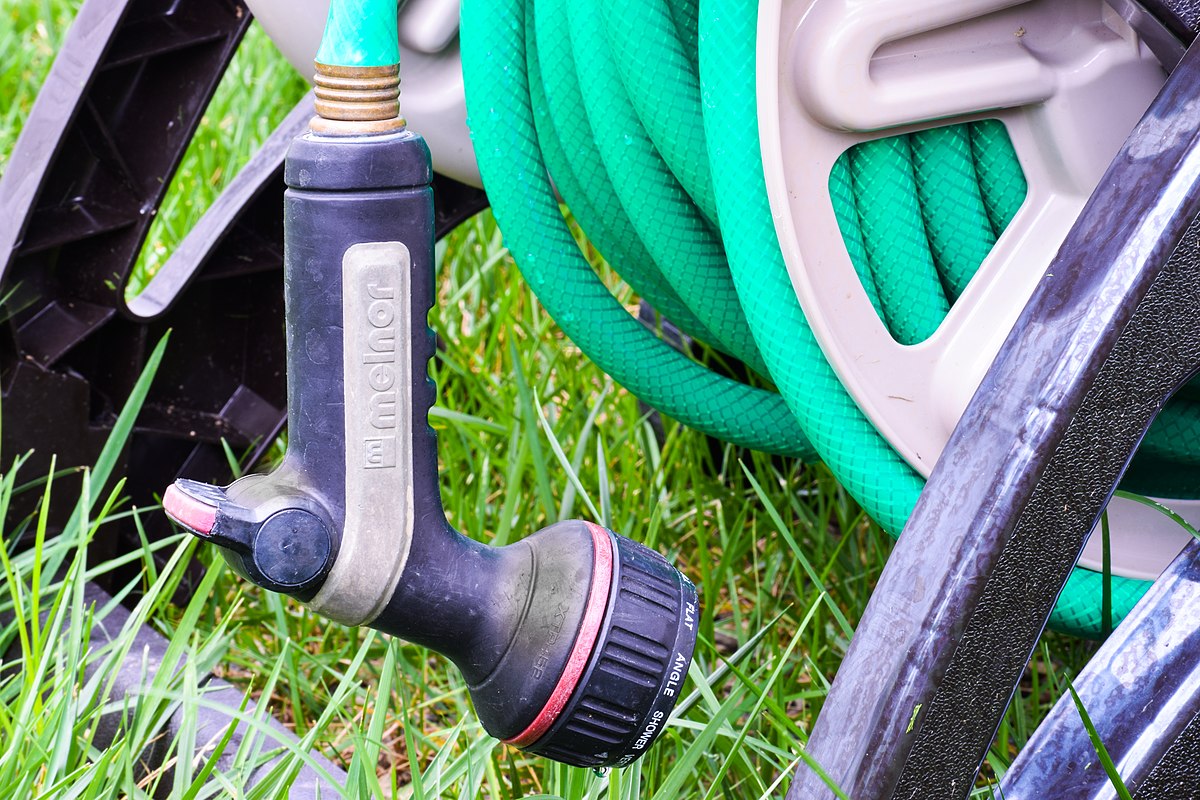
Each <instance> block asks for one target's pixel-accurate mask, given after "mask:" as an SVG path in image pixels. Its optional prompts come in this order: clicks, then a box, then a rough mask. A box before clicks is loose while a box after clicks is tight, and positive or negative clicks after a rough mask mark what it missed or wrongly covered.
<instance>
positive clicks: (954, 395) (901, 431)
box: [758, 0, 1200, 580]
mask: <svg viewBox="0 0 1200 800" xmlns="http://www.w3.org/2000/svg"><path fill="white" fill-rule="evenodd" d="M1124 5H1126V6H1129V9H1127V14H1126V15H1125V16H1123V15H1122V14H1121V13H1118V11H1116V10H1115V9H1114V8H1113V7H1112V6H1111V5H1110V4H1108V3H1105V2H1101V1H1100V0H1066V1H1064V2H1057V1H1056V2H1045V1H1044V0H1033V2H1026V3H1013V2H1012V1H1011V0H970V1H969V2H958V1H957V0H956V1H955V2H941V1H940V0H921V2H917V3H904V4H903V6H902V7H901V6H898V5H897V4H895V3H888V2H875V3H854V4H851V3H846V2H840V1H839V0H833V2H826V0H821V2H780V0H773V1H772V2H767V3H765V4H764V5H763V6H762V7H761V10H760V14H759V37H758V47H759V51H758V52H759V66H760V69H759V122H760V131H761V140H762V148H763V162H764V171H765V173H766V180H767V189H768V194H769V197H770V201H771V207H772V209H773V210H774V212H775V220H776V230H777V233H778V236H779V241H780V244H781V247H782V249H783V254H784V258H785V261H786V263H787V267H788V272H789V275H790V277H791V280H792V284H793V286H794V287H795V290H796V295H797V297H798V299H799V300H800V304H801V306H802V308H803V309H804V313H805V315H806V317H807V318H808V321H809V323H810V324H811V326H812V328H813V331H814V333H815V334H816V336H817V339H818V340H819V342H820V344H821V347H822V349H823V351H824V352H825V354H826V357H827V358H828V359H829V361H830V364H831V365H832V366H833V368H834V370H835V371H836V372H837V375H838V377H839V379H840V380H841V382H842V384H843V385H844V386H845V387H846V389H847V391H849V393H850V394H851V396H852V397H853V398H854V400H855V402H856V403H857V404H858V406H859V407H860V408H861V409H862V410H863V412H864V413H865V414H866V415H867V416H868V418H869V419H870V420H871V422H872V423H873V424H874V426H875V427H876V429H877V430H878V431H879V433H880V435H882V436H883V437H884V438H885V439H886V440H887V441H888V443H889V444H890V445H891V446H892V447H893V448H895V450H896V451H897V452H898V453H899V454H900V455H901V456H902V457H903V458H904V460H905V461H906V462H907V463H908V464H909V465H911V467H912V468H913V469H914V470H916V471H917V472H918V473H920V474H921V476H922V477H928V475H929V473H930V471H931V470H932V468H933V465H934V463H935V462H936V461H937V458H938V456H939V455H940V454H941V451H942V448H943V447H944V446H945V443H946V440H947V439H948V438H949V435H950V433H951V431H952V430H953V429H954V426H955V425H956V424H957V422H958V419H959V417H960V416H961V414H962V411H963V409H964V408H965V407H966V405H967V403H968V401H970V399H971V397H972V396H973V395H974V394H975V390H976V388H977V387H978V386H979V383H980V380H981V379H982V377H983V374H984V372H985V371H986V370H987V368H988V366H989V365H990V364H991V363H992V360H993V359H994V357H995V355H996V353H997V351H998V350H999V347H1000V345H1001V343H1002V342H1003V341H1004V339H1005V337H1006V336H1007V335H1008V332H1009V330H1010V329H1011V328H1012V325H1013V322H1014V321H1015V320H1016V318H1017V315H1018V314H1019V313H1020V311H1021V309H1022V308H1023V307H1024V305H1025V303H1026V301H1027V300H1028V298H1029V296H1030V294H1031V292H1032V291H1033V289H1034V287H1035V286H1036V285H1037V284H1038V282H1039V281H1041V280H1053V275H1050V274H1047V273H1046V266H1047V265H1048V264H1049V263H1050V260H1051V259H1052V257H1053V256H1054V254H1055V252H1056V251H1057V250H1058V247H1059V245H1060V244H1061V242H1062V240H1063V237H1064V236H1065V235H1066V233H1067V231H1068V230H1069V228H1070V226H1071V224H1072V223H1073V222H1074V220H1075V218H1076V216H1077V215H1078V213H1079V211H1080V209H1081V208H1082V207H1083V204H1084V203H1085V202H1086V200H1087V198H1088V196H1089V195H1090V194H1091V192H1092V190H1093V189H1094V188H1095V186H1096V183H1097V181H1098V180H1099V179H1100V177H1101V175H1102V174H1103V172H1104V170H1105V169H1106V168H1107V167H1108V164H1109V162H1110V161H1111V160H1112V157H1113V156H1114V155H1115V154H1116V152H1117V150H1118V148H1119V147H1120V145H1121V144H1122V143H1123V142H1124V140H1125V137H1126V135H1127V134H1128V132H1129V131H1130V130H1131V129H1132V127H1133V125H1134V124H1135V123H1136V122H1137V120H1138V119H1139V117H1140V116H1141V114H1142V112H1144V111H1145V109H1146V107H1147V106H1148V105H1149V103H1150V101H1151V100H1153V98H1154V96H1155V94H1156V93H1157V92H1158V90H1159V88H1160V87H1161V86H1162V83H1163V81H1164V78H1165V71H1164V68H1166V69H1170V68H1171V67H1173V66H1174V64H1175V63H1176V62H1177V61H1178V59H1179V58H1180V57H1181V55H1182V53H1183V45H1182V44H1181V43H1179V42H1178V40H1176V39H1175V38H1174V37H1173V36H1172V35H1171V34H1169V33H1167V32H1166V31H1165V29H1163V28H1162V27H1161V26H1160V25H1159V24H1158V23H1157V22H1156V21H1155V20H1153V19H1152V18H1150V17H1148V16H1147V15H1145V14H1140V15H1138V14H1135V13H1133V12H1134V11H1136V10H1137V9H1136V8H1134V7H1133V6H1132V5H1131V4H1124ZM1126 17H1128V19H1127V18H1126ZM1130 20H1132V22H1133V24H1135V25H1137V29H1135V28H1134V27H1133V25H1131V23H1130ZM980 120H997V121H999V122H1000V123H1001V124H1003V126H1004V130H1005V131H1006V132H1007V135H1008V138H1009V139H1010V140H1011V143H1012V147H1013V148H1014V149H1015V151H1016V155H1017V158H1018V159H1019V161H1020V167H1021V170H1022V171H1023V173H1024V177H1025V180H1026V182H1027V185H1028V190H1027V194H1026V197H1025V200H1024V202H1023V203H1022V204H1021V206H1020V209H1019V210H1018V211H1017V213H1016V215H1015V216H1014V217H1013V218H1012V220H1011V222H1010V223H1009V224H1008V225H1007V227H1005V228H1004V230H1003V232H1002V233H1000V235H999V237H998V238H997V240H996V243H995V246H994V247H993V248H992V249H991V251H990V252H989V253H988V254H987V255H986V257H985V258H984V259H983V262H982V264H980V266H979V268H978V270H977V271H976V272H975V274H974V276H973V277H971V278H970V281H969V283H968V284H967V285H966V286H965V288H964V289H963V290H962V293H961V295H960V296H959V297H958V298H957V299H952V301H951V305H950V307H949V310H948V313H946V315H945V318H944V320H943V321H942V322H941V324H940V325H938V326H937V329H936V330H935V331H934V332H933V333H932V335H930V336H928V338H925V339H923V340H922V341H918V342H914V343H910V344H901V343H900V342H898V341H897V339H896V337H895V336H894V335H893V334H892V333H891V332H890V331H889V329H888V327H887V326H886V324H885V322H884V321H883V320H882V319H881V318H880V314H879V313H877V311H876V309H875V308H874V307H873V306H872V304H871V302H870V299H869V298H868V294H867V291H866V290H865V289H864V284H863V282H862V281H861V280H860V278H859V274H858V272H856V270H855V267H854V265H853V264H852V263H851V259H850V256H849V253H848V250H847V246H846V244H845V241H844V239H843V237H842V236H841V235H839V224H838V220H837V218H836V215H835V211H834V207H833V203H832V201H831V194H830V190H829V182H830V177H829V176H830V174H831V171H832V170H833V168H834V164H835V162H836V161H837V160H838V158H839V157H841V156H842V155H843V154H844V153H846V152H848V151H851V150H852V149H853V148H855V147H857V146H859V145H861V144H863V143H865V142H871V141H875V140H879V139H884V138H888V137H893V136H902V135H905V134H912V133H916V132H919V131H923V130H931V129H936V128H940V127H943V126H948V125H954V124H959V123H972V122H977V121H980ZM1050 377H1051V376H1047V380H1049V379H1050ZM1165 502H1166V503H1167V504H1168V505H1169V506H1170V507H1171V508H1173V509H1174V510H1176V511H1177V512H1178V513H1180V514H1181V515H1182V516H1183V517H1184V518H1186V519H1187V520H1188V521H1189V522H1191V523H1192V524H1195V523H1197V522H1200V502H1197V501H1196V500H1193V499H1184V500H1177V499H1171V500H1166V501H1165ZM1108 514H1109V522H1110V531H1111V540H1110V549H1111V553H1110V555H1111V569H1112V572H1113V574H1115V575H1119V576H1124V577H1128V578H1136V579H1141V580H1153V579H1154V578H1156V577H1157V576H1158V575H1159V574H1160V573H1161V572H1162V570H1163V569H1164V568H1165V567H1166V566H1167V564H1169V563H1170V562H1171V560H1172V559H1173V558H1174V557H1175V556H1176V555H1177V554H1178V553H1179V551H1180V549H1182V547H1183V546H1184V545H1185V544H1186V543H1187V542H1188V540H1189V539H1190V538H1191V537H1190V536H1189V534H1188V533H1187V532H1186V531H1185V530H1184V529H1183V528H1182V527H1181V526H1179V525H1178V523H1176V522H1175V521H1173V520H1171V519H1170V518H1169V517H1167V516H1166V515H1164V514H1162V513H1161V512H1160V511H1158V510H1156V509H1153V508H1150V507H1148V506H1146V505H1144V504H1142V503H1138V502H1136V501H1134V500H1130V499H1126V498H1122V497H1117V498H1115V499H1114V500H1113V501H1112V502H1111V503H1110V504H1109V507H1108ZM1103 559H1104V553H1103V545H1102V540H1101V536H1100V535H1099V526H1097V530H1096V531H1094V532H1093V536H1092V537H1091V539H1090V540H1089V542H1088V545H1087V546H1086V548H1085V550H1084V553H1083V556H1082V557H1081V559H1080V562H1079V563H1080V564H1081V565H1082V566H1084V567H1087V568H1089V569H1092V570H1096V571H1101V570H1102V569H1103Z"/></svg>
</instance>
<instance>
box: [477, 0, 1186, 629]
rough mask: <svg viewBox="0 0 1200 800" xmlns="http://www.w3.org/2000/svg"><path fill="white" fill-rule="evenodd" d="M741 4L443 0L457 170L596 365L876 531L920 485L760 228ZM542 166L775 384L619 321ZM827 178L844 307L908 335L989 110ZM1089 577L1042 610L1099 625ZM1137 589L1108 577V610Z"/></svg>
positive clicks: (1174, 413)
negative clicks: (453, 16)
mask: <svg viewBox="0 0 1200 800" xmlns="http://www.w3.org/2000/svg"><path fill="white" fill-rule="evenodd" d="M756 14H757V4H756V3H753V2H748V1H747V0H700V2H699V4H698V5H697V2H696V0H669V1H668V0H608V1H607V2H602V1H601V0H569V1H568V0H539V1H538V2H537V3H536V4H533V3H532V2H527V0H464V3H463V14H462V18H463V27H462V32H461V36H462V53H463V69H464V76H465V80H466V87H467V107H468V115H469V120H468V121H469V123H470V126H471V129H472V136H473V138H474V144H475V151H476V156H477V159H478V162H479V167H480V172H481V174H482V177H483V180H484V185H485V187H503V188H502V189H500V190H493V191H492V192H490V197H491V200H492V207H493V210H494V213H495V215H496V218H497V220H498V221H499V224H500V226H501V229H502V230H503V231H504V234H505V237H506V240H507V243H508V246H509V248H510V250H511V251H512V253H513V256H514V258H515V259H516V261H517V263H518V265H519V266H520V267H521V269H522V271H523V272H524V274H525V277H526V279H527V280H528V281H529V282H530V283H531V284H532V286H533V288H534V290H535V291H536V292H537V294H538V296H539V298H540V299H541V300H542V302H543V304H544V305H545V306H546V308H547V310H548V311H549V312H550V313H551V315H552V316H553V317H554V318H555V319H556V320H557V322H558V323H559V325H560V326H561V327H562V328H563V330H564V331H565V332H566V333H567V334H568V335H569V336H570V337H571V338H572V339H573V340H574V341H575V342H576V343H577V344H578V345H579V346H580V347H581V348H582V349H583V350H584V351H585V352H587V353H588V354H589V356H591V357H592V358H593V360H594V361H596V362H597V364H599V365H600V366H601V367H602V368H603V369H605V370H606V371H608V372H609V373H611V374H612V375H613V376H614V377H615V378H616V379H617V380H618V381H619V382H621V383H622V384H623V385H624V386H625V387H626V388H627V389H629V390H630V391H632V392H633V393H635V394H637V395H638V396H639V397H641V398H642V399H644V400H645V401H646V402H648V403H650V404H652V405H654V406H656V407H657V408H659V409H661V410H662V411H663V412H664V413H666V414H668V415H670V416H672V417H674V418H676V419H678V420H679V421H681V422H683V423H685V424H688V425H691V426H693V427H696V428H698V429H700V430H703V431H705V432H707V433H709V434H711V435H714V436H717V437H720V438H723V439H726V440H728V441H732V442H735V443H737V444H741V445H746V446H749V447H754V448H757V449H761V450H766V451H769V452H776V453H784V454H789V455H796V456H799V457H801V458H809V457H812V456H813V455H814V448H815V454H816V455H819V457H820V458H821V459H823V460H824V461H825V462H826V463H827V464H828V465H829V467H830V469H831V470H832V471H833V472H834V474H835V475H837V477H838V478H839V480H841V481H842V483H843V484H844V485H845V486H846V488H847V489H848V491H850V492H851V493H852V494H853V495H854V496H855V497H856V498H857V499H858V500H859V502H860V503H861V504H862V505H863V507H864V508H865V509H866V510H867V511H868V513H870V514H871V515H872V516H873V517H874V518H875V519H876V520H878V521H879V523H880V524H881V525H882V526H883V528H884V529H885V530H887V531H889V532H890V533H891V534H892V535H897V534H898V533H899V532H900V530H901V529H902V528H903V525H904V522H905V520H906V519H907V517H908V515H909V512H910V511H911V509H912V507H913V505H914V504H915V502H916V499H917V496H918V494H919V493H920V490H921V487H922V485H923V480H922V479H921V477H920V476H919V475H918V474H917V473H916V472H915V471H914V470H913V469H912V468H911V467H910V466H909V465H908V464H907V463H906V462H905V461H904V460H903V459H902V458H900V456H899V455H898V454H897V453H896V452H895V451H894V450H893V449H892V448H891V447H890V446H889V445H888V444H887V442H886V441H885V440H884V439H883V438H882V437H881V436H880V435H879V433H878V432H877V431H876V430H875V428H874V427H873V426H872V425H871V423H870V422H869V421H868V420H867V419H866V417H865V416H864V415H863V414H862V412H861V411H860V410H859V408H858V406H857V405H856V404H855V403H854V401H853V399H852V398H851V397H850V396H849V394H848V393H847V392H846V390H845V389H844V387H842V385H841V383H840V382H839V381H838V380H837V377H836V375H835V374H834V372H833V370H832V368H831V367H830V366H829V364H828V362H827V361H826V360H825V358H824V355H823V354H822V352H821V350H820V348H819V346H818V345H817V342H816V339H815V337H814V335H813V333H812V331H811V329H810V328H809V326H808V324H807V322H806V320H805V318H804V314H803V312H802V310H801V309H800V306H799V304H798V302H797V300H796V298H795V294H794V292H793V290H792V286H791V281H790V279H789V277H788V274H787V271H786V268H785V265H784V262H783V257H782V255H781V253H780V249H779V244H778V241H777V239H776V236H775V231H774V226H773V222H772V218H771V212H770V207H769V205H768V202H767V196H766V189H765V180H764V176H763V168H762V160H761V153H760V151H759V146H758V136H757V128H756V126H755V125H754V124H753V123H749V122H747V121H749V120H755V119H756V118H757V113H756V106H755V28H756V23H757V20H756ZM548 175H549V176H553V180H554V185H555V187H557V189H558V191H559V193H560V194H561V196H562V198H563V200H564V201H565V202H566V204H567V205H568V206H569V207H570V209H571V210H572V213H573V214H574V215H575V217H576V219H577V220H578V221H579V223H580V225H581V226H582V228H583V230H584V231H586V233H587V235H588V238H589V239H590V240H591V242H592V243H593V244H594V245H595V246H596V248H597V249H598V250H599V251H600V252H601V253H603V254H604V255H605V256H606V257H607V258H608V259H609V261H610V263H612V264H613V265H614V266H615V267H616V268H617V269H618V271H619V272H620V273H621V274H622V276H623V277H624V278H625V279H626V280H627V281H628V282H629V284H630V285H631V286H633V287H634V289H635V290H636V291H638V292H639V293H640V294H641V295H642V296H643V297H644V298H646V299H647V300H648V301H649V302H651V303H652V304H653V305H654V306H655V307H656V308H658V309H659V311H660V312H662V313H664V315H665V316H667V317H668V318H670V319H672V320H673V321H675V322H676V323H677V324H678V325H680V327H681V328H682V329H684V330H685V331H687V332H688V333H689V334H691V335H693V336H695V337H696V338H699V339H701V340H703V341H705V342H707V343H709V344H710V345H712V346H714V347H716V348H717V349H720V350H722V351H724V352H727V353H730V354H732V355H735V356H737V357H738V358H741V359H742V360H744V361H745V362H746V363H747V364H749V365H750V366H751V367H753V368H754V369H755V370H756V371H758V372H760V373H761V374H763V375H765V376H767V377H769V378H770V379H771V380H772V381H773V382H774V384H775V386H776V387H777V388H778V390H779V393H778V394H774V393H769V392H764V391H762V390H758V389H753V388H750V387H747V386H745V385H742V384H738V383H735V382H733V381H731V380H729V379H727V378H724V377H721V376H718V375H715V374H714V373H711V372H708V371H707V370H705V369H704V368H703V367H701V366H699V365H697V364H696V363H694V362H692V361H690V360H689V359H687V358H686V357H684V356H682V355H680V354H679V353H677V352H675V351H674V350H671V349H670V348H669V347H667V346H666V345H664V344H663V343H662V342H661V341H659V340H658V339H657V338H656V337H654V336H653V335H652V334H651V333H650V332H649V331H647V330H646V329H645V328H644V327H642V326H641V325H640V324H639V323H638V322H636V321H635V320H634V319H633V318H632V317H630V316H629V315H628V314H627V313H626V312H625V311H624V309H623V308H622V307H621V306H620V304H619V303H617V301H616V300H615V299H614V298H613V297H612V296H611V295H610V294H609V293H608V291H607V289H606V288H605V287H604V285H603V284H602V283H601V281H600V279H599V278H598V277H597V276H596V275H595V273H594V272H593V271H592V270H591V268H590V267H589V265H588V264H587V263H586V261H584V259H583V258H582V256H581V255H580V254H579V252H578V249H577V247H576V246H575V244H574V241H573V239H572V237H571V234H570V231H569V230H568V228H567V226H566V224H565V222H564V220H563V217H562V214H561V212H560V209H559V205H558V199H557V198H556V197H555V193H554V190H553V188H552V187H551V185H550V182H549V179H548ZM829 191H830V193H831V197H832V199H833V201H834V209H835V213H836V216H837V219H838V223H839V226H840V227H841V232H842V234H843V239H844V241H845V243H846V247H847V250H848V252H849V254H850V257H851V261H852V263H853V264H854V267H855V269H856V271H857V272H858V274H859V277H860V279H861V280H862V282H863V286H864V288H865V289H866V292H867V295H868V298H869V299H870V300H871V302H872V304H873V305H874V306H875V308H876V310H877V312H878V313H879V314H880V316H881V318H882V319H883V320H884V321H885V323H886V324H887V326H888V328H889V330H890V331H891V332H892V334H893V336H895V338H896V339H897V340H898V341H900V342H903V343H911V342H918V341H921V340H923V339H924V338H926V337H927V336H928V335H930V334H931V333H932V332H933V331H934V330H936V328H937V327H938V325H940V324H941V321H942V319H943V318H944V317H945V315H946V313H947V310H948V309H949V307H950V305H951V304H952V303H953V301H954V300H955V299H956V298H957V297H958V296H959V295H960V294H961V293H962V291H963V289H964V288H965V286H966V285H967V283H968V282H969V281H970V279H971V277H972V276H973V275H974V272H975V270H976V269H977V268H978V266H979V264H980V263H981V262H982V260H983V258H984V257H985V256H986V255H987V253H988V252H989V251H990V250H991V248H992V246H993V245H994V244H995V241H996V237H997V236H998V235H999V233H1000V232H1001V231H1003V229H1004V228H1005V226H1006V225H1007V224H1008V222H1009V221H1010V220H1011V219H1012V217H1013V215H1014V214H1015V213H1016V211H1017V209H1018V208H1019V207H1020V205H1021V203H1022V201H1023V200H1024V196H1025V191H1026V188H1025V181H1024V177H1023V174H1022V172H1021V169H1020V165H1019V163H1018V162H1017V159H1016V155H1015V153H1014V152H1013V150H1012V146H1011V143H1010V142H1009V141H1008V138H1007V134H1006V133H1005V131H1004V129H1003V126H1002V125H1001V124H1000V123H998V122H994V121H993V122H984V123H974V124H971V125H958V126H950V127H946V128H941V129H938V130H932V131H925V132H922V133H919V134H913V135H910V136H901V137H892V138H889V139H882V140H879V141H875V142H871V143H868V144H864V145H859V146H858V147H855V148H853V149H852V150H851V151H849V152H848V153H846V154H845V155H843V157H842V158H841V159H840V160H839V161H838V162H837V164H836V165H835V167H834V169H833V172H832V174H831V175H830V179H829ZM1185 402H1186V403H1187V404H1188V405H1189V407H1190V405H1191V404H1193V403H1194V400H1193V399H1188V398H1185ZM1188 410H1189V409H1179V408H1168V410H1167V411H1166V412H1164V414H1163V416H1162V418H1161V419H1160V421H1159V422H1158V423H1156V425H1155V426H1154V428H1152V430H1151V433H1150V434H1149V435H1148V436H1147V441H1146V446H1145V448H1144V452H1143V453H1142V454H1140V455H1139V457H1138V459H1137V460H1135V464H1134V469H1133V470H1132V472H1131V482H1132V483H1134V484H1137V487H1135V488H1140V486H1141V485H1142V484H1144V483H1148V484H1150V485H1153V486H1155V487H1156V489H1157V490H1158V491H1161V488H1158V487H1161V486H1162V485H1163V484H1174V483H1180V482H1181V481H1179V480H1170V478H1171V477H1173V476H1177V475H1178V474H1179V470H1180V469H1184V468H1192V469H1190V470H1188V475H1193V474H1195V467H1197V466H1200V455H1198V454H1200V449H1198V448H1195V447H1191V448H1187V449H1186V450H1184V449H1182V448H1180V447H1179V445H1178V441H1179V439H1180V437H1182V436H1186V437H1188V439H1187V440H1188V441H1189V442H1200V414H1195V415H1193V414H1190V413H1187V411H1188ZM1197 410H1200V409H1197ZM1194 485H1195V484H1193V486H1194ZM1173 488H1176V487H1173ZM1191 491H1195V489H1194V488H1193V489H1191ZM1172 494H1176V496H1182V495H1181V494H1178V493H1175V492H1172ZM1103 582H1104V577H1103V576H1101V575H1100V574H1098V573H1095V572H1091V571H1088V570H1084V569H1076V570H1075V573H1074V574H1073V575H1072V577H1071V579H1070V581H1069V582H1068V584H1067V587H1066V590H1065V591H1064V593H1063V596H1062V598H1061V599H1060V602H1059V604H1058V607H1057V608H1056V609H1055V613H1054V617H1053V618H1052V620H1051V624H1052V625H1054V626H1055V627H1057V628H1059V629H1063V630H1067V631H1070V632H1073V633H1077V634H1081V635H1087V636H1098V635H1100V634H1101V632H1102V631H1103V630H1104V629H1105V627H1106V626H1105V625H1104V624H1103V623H1104V621H1103V620H1102V619H1101V601H1100V598H1101V594H1102V591H1103V588H1102V584H1103ZM1148 586H1149V582H1146V581H1137V580H1131V579H1127V578H1121V577H1116V576H1114V577H1112V578H1111V585H1110V591H1111V601H1112V613H1113V619H1112V624H1115V623H1116V622H1118V621H1119V620H1120V618H1121V617H1123V616H1124V615H1125V614H1126V613H1127V612H1128V610H1129V609H1130V608H1132V606H1133V604H1134V603H1135V602H1136V601H1137V600H1138V599H1139V598H1140V597H1141V595H1142V594H1143V593H1144V592H1145V590H1146V588H1148Z"/></svg>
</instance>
